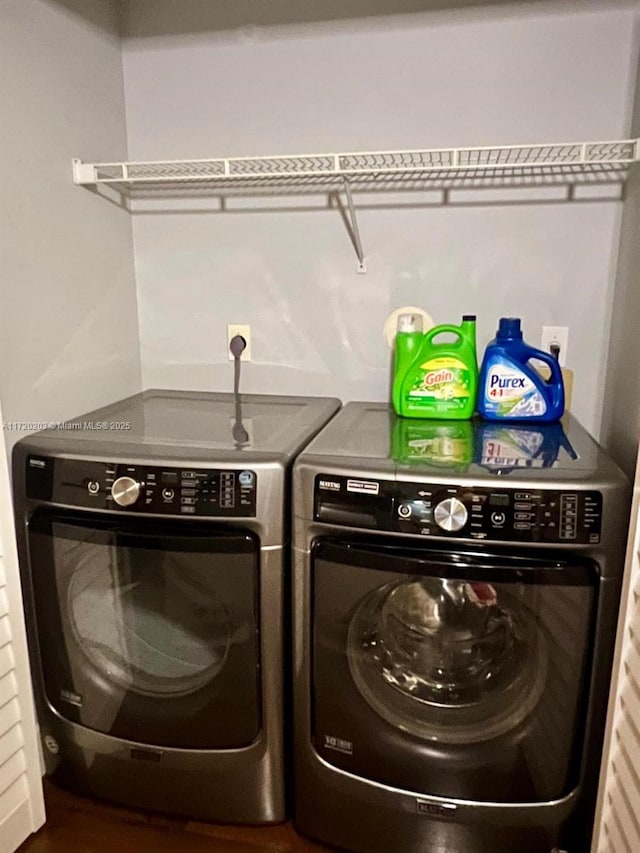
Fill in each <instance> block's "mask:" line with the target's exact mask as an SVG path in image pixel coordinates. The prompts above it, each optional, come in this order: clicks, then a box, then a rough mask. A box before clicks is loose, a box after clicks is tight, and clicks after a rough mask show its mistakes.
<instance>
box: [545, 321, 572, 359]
mask: <svg viewBox="0 0 640 853" xmlns="http://www.w3.org/2000/svg"><path fill="white" fill-rule="evenodd" d="M552 344H558V346H559V347H560V353H559V361H560V365H561V366H562V367H564V366H565V365H566V363H567V347H568V345H569V327H568V326H543V327H542V336H541V338H540V349H542V350H544V351H545V352H551V345H552Z"/></svg>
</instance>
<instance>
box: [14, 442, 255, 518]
mask: <svg viewBox="0 0 640 853" xmlns="http://www.w3.org/2000/svg"><path fill="white" fill-rule="evenodd" d="M26 483H27V497H29V498H32V499H34V500H41V501H48V502H51V503H56V504H65V505H67V506H72V507H81V508H83V509H97V510H105V509H107V510H121V511H126V512H142V513H151V514H153V515H182V516H191V517H194V516H196V517H197V516H207V517H211V516H217V517H242V518H254V517H255V514H256V492H257V477H256V474H255V472H254V471H249V470H225V469H219V468H197V469H194V468H190V467H188V466H187V465H184V466H180V467H165V466H153V465H129V464H127V463H121V462H117V463H116V462H114V463H113V464H110V463H108V462H93V461H90V460H78V459H60V458H54V457H49V456H29V457H28V458H27V470H26Z"/></svg>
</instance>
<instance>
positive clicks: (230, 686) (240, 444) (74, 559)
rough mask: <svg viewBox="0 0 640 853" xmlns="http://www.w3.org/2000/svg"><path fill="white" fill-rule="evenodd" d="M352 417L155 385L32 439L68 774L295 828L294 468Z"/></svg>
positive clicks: (77, 784)
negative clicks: (287, 630) (331, 422)
mask: <svg viewBox="0 0 640 853" xmlns="http://www.w3.org/2000/svg"><path fill="white" fill-rule="evenodd" d="M338 408H339V403H338V401H337V400H332V399H323V398H305V397H277V396H267V395H264V396H259V395H249V394H248V395H243V396H241V397H238V396H234V395H232V394H209V393H189V392H178V391H164V390H150V391H146V392H144V393H142V394H138V395H135V396H133V397H129V398H128V399H126V400H122V401H119V402H116V403H114V404H113V405H111V406H108V407H106V408H104V409H100V410H98V411H95V412H91V413H89V414H87V415H84V416H82V417H81V418H78V419H76V420H73V421H70V422H68V423H63V424H58V425H55V427H53V428H50V429H47V430H46V431H43V432H40V433H37V434H34V435H30V436H28V437H26V438H24V439H22V440H21V441H20V442H18V443H17V444H16V446H15V448H14V451H13V480H14V490H15V508H16V522H17V534H18V545H19V557H20V564H21V571H22V580H23V590H24V598H25V609H26V616H27V628H28V635H29V642H30V648H31V654H32V665H33V678H34V688H35V696H36V702H37V708H38V714H39V723H40V731H41V735H42V746H43V753H44V757H45V761H46V768H47V771H48V772H49V773H50V774H51V775H52V777H53V778H54V780H57V781H58V782H60V783H61V784H62V785H63V786H67V787H71V788H73V789H75V790H77V791H80V792H81V793H85V794H92V795H95V796H98V797H103V798H105V799H109V800H114V801H117V802H120V803H124V804H127V805H131V806H136V807H142V808H149V809H153V810H158V811H163V812H169V813H174V814H179V815H184V816H189V817H193V818H199V819H203V820H212V821H223V822H234V823H263V822H276V821H280V820H283V819H284V817H285V766H284V749H285V747H284V735H285V733H284V723H283V719H284V707H283V660H284V657H283V655H284V652H283V631H284V628H283V626H284V624H285V618H286V613H285V609H284V607H283V596H284V594H285V593H284V589H285V584H286V572H287V568H288V545H289V542H288V540H289V526H288V517H289V492H290V488H289V487H290V464H291V461H292V459H293V458H294V456H295V454H296V453H297V452H298V451H299V450H300V448H301V447H302V446H303V445H304V444H305V443H306V442H307V441H308V440H309V439H310V438H311V437H312V436H313V435H314V434H315V433H316V432H317V431H318V430H319V429H320V427H321V426H322V425H323V424H324V423H325V422H326V421H327V420H328V419H329V418H331V417H332V415H333V414H334V413H335V412H336V411H337V409H338ZM287 599H288V596H287Z"/></svg>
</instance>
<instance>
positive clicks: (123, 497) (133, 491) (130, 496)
mask: <svg viewBox="0 0 640 853" xmlns="http://www.w3.org/2000/svg"><path fill="white" fill-rule="evenodd" d="M111 494H112V495H113V499H114V501H115V502H116V503H117V504H118V506H131V504H134V503H135V502H136V501H137V500H138V498H139V497H140V483H138V481H137V480H134V479H133V477H118V479H117V480H116V481H115V483H114V484H113V486H111Z"/></svg>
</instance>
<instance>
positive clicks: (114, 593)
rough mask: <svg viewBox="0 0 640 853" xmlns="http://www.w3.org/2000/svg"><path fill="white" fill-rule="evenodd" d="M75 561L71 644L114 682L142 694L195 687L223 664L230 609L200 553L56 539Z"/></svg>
mask: <svg viewBox="0 0 640 853" xmlns="http://www.w3.org/2000/svg"><path fill="white" fill-rule="evenodd" d="M54 550H55V555H56V556H55V559H56V563H58V564H60V563H62V564H67V565H68V564H69V563H70V562H73V564H74V570H73V572H72V574H71V578H70V582H69V586H68V590H67V616H68V619H69V626H70V628H71V630H72V632H73V639H74V641H75V642H76V643H77V644H78V647H79V648H80V649H81V651H82V652H83V653H84V654H85V655H86V656H87V658H88V659H89V661H90V662H91V663H92V664H93V665H94V666H95V667H96V668H97V669H98V670H100V671H101V672H102V673H104V674H105V676H106V677H107V678H109V679H110V680H112V681H114V682H115V683H116V684H118V685H120V686H122V687H125V688H126V689H127V690H132V691H134V692H136V693H140V694H143V695H147V696H157V697H163V696H181V695H186V694H189V693H193V692H194V691H196V690H199V689H200V688H201V687H203V686H204V685H205V684H207V682H209V681H211V680H212V679H214V678H215V677H216V676H217V675H218V673H219V672H220V670H221V669H222V667H223V666H224V663H225V660H226V657H227V652H228V650H229V643H230V640H231V624H230V616H229V611H228V609H227V606H226V605H225V603H224V601H223V600H222V599H221V598H220V594H219V592H218V590H217V588H216V587H215V586H212V585H211V578H210V574H211V572H210V569H209V567H208V565H207V562H208V561H207V559H206V557H205V558H204V559H203V555H202V554H198V555H193V554H184V553H179V552H158V551H155V550H143V549H132V548H128V549H123V550H122V551H121V552H119V551H118V549H117V548H113V547H108V546H103V547H102V548H96V546H95V545H92V544H89V543H86V542H80V543H70V541H69V540H65V539H58V540H56V542H55V546H54Z"/></svg>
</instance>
